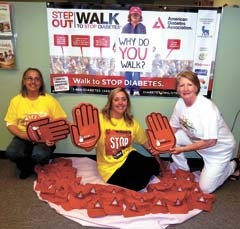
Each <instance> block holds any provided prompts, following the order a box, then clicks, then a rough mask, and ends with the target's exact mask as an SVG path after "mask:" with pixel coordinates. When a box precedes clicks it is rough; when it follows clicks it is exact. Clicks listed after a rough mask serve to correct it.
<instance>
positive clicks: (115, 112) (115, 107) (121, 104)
mask: <svg viewBox="0 0 240 229" xmlns="http://www.w3.org/2000/svg"><path fill="white" fill-rule="evenodd" d="M127 106H128V100H127V96H126V94H125V93H124V92H123V91H120V92H117V93H116V94H115V95H114V97H113V99H112V104H111V117H113V118H122V117H123V115H124V112H125V111H126V110H127Z"/></svg>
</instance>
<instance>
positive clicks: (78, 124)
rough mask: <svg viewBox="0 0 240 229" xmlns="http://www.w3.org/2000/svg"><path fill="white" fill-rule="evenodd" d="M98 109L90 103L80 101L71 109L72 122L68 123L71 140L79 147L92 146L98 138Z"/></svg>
mask: <svg viewBox="0 0 240 229" xmlns="http://www.w3.org/2000/svg"><path fill="white" fill-rule="evenodd" d="M98 115H99V114H98V109H97V108H95V107H94V106H93V105H91V104H86V103H80V104H79V105H77V106H75V107H74V108H73V110H72V116H73V120H74V123H73V124H71V125H70V131H71V137H72V142H73V144H75V145H76V146H77V147H80V148H85V149H87V148H92V147H94V146H95V145H96V143H97V141H98V139H99V138H100V135H101V134H100V123H99V117H98Z"/></svg>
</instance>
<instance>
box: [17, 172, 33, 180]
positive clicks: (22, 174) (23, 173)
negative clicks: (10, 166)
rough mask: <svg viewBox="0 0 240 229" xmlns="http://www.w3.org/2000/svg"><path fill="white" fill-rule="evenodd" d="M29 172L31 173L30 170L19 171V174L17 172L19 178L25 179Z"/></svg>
mask: <svg viewBox="0 0 240 229" xmlns="http://www.w3.org/2000/svg"><path fill="white" fill-rule="evenodd" d="M31 174H32V172H31V171H21V172H20V174H19V179H21V180H25V179H26V178H28V177H29V176H30V175H31Z"/></svg>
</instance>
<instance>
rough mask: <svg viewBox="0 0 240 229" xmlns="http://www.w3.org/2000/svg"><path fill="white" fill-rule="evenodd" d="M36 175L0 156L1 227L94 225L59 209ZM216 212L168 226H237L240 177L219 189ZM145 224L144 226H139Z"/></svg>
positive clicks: (209, 228)
mask: <svg viewBox="0 0 240 229" xmlns="http://www.w3.org/2000/svg"><path fill="white" fill-rule="evenodd" d="M34 180H35V176H34V175H32V176H31V177H29V178H27V179H26V180H20V179H18V171H17V170H16V168H15V165H14V164H13V163H11V162H10V161H8V160H7V159H2V158H0V229H31V228H34V229H75V228H76V229H77V228H78V229H94V228H95V227H86V226H81V225H80V224H78V223H75V222H73V221H71V220H69V219H67V218H65V217H63V216H61V215H59V214H58V213H56V211H55V210H54V209H52V208H50V207H49V206H48V204H46V203H45V202H43V201H40V200H39V199H38V197H37V195H36V193H35V192H34V191H33V182H34ZM215 194H216V202H215V203H214V207H213V210H212V212H210V213H209V212H202V213H200V214H198V215H197V216H195V217H193V218H191V219H190V220H188V221H186V222H184V223H182V224H178V225H171V226H169V227H168V229H174V228H177V229H188V228H189V229H200V228H201V229H202V228H205V229H215V228H216V229H219V228H224V229H228V228H229V229H235V228H236V229H237V228H239V225H240V218H239V213H240V181H236V182H232V181H227V182H226V183H225V184H224V185H223V186H222V187H221V188H219V189H218V190H217V191H216V192H215ZM139 228H141V227H139Z"/></svg>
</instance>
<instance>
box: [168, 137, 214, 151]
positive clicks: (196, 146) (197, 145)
mask: <svg viewBox="0 0 240 229" xmlns="http://www.w3.org/2000/svg"><path fill="white" fill-rule="evenodd" d="M216 143H217V139H207V140H199V141H196V142H194V143H192V144H189V145H186V146H177V147H174V148H171V149H170V152H171V153H172V154H179V153H183V152H189V151H196V150H201V149H206V148H209V147H212V146H214V145H216Z"/></svg>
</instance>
